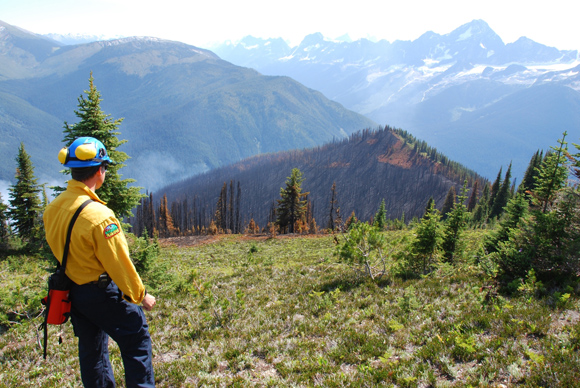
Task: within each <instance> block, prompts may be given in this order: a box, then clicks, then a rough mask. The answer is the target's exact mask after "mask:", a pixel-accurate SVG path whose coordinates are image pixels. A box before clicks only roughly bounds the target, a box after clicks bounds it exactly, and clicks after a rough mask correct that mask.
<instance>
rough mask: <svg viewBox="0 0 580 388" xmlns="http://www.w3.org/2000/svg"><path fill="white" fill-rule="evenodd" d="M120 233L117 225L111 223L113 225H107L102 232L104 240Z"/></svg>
mask: <svg viewBox="0 0 580 388" xmlns="http://www.w3.org/2000/svg"><path fill="white" fill-rule="evenodd" d="M120 231H121V229H119V226H117V224H115V223H113V224H109V225H107V227H106V228H105V230H104V231H103V234H104V235H105V238H106V239H109V238H111V237H113V236H115V235H117V234H119V232H120Z"/></svg>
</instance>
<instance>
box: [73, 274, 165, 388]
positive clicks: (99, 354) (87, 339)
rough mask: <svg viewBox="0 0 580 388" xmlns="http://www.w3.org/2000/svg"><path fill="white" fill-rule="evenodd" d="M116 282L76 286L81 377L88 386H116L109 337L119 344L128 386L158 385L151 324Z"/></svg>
mask: <svg viewBox="0 0 580 388" xmlns="http://www.w3.org/2000/svg"><path fill="white" fill-rule="evenodd" d="M121 295H122V294H121V291H119V288H118V287H117V285H116V284H115V283H114V282H111V283H110V284H109V285H108V286H107V288H99V287H98V286H97V285H96V284H83V285H80V286H78V285H75V286H73V288H72V290H71V292H70V300H71V303H72V308H71V321H72V324H73V328H74V333H75V335H76V336H77V337H78V339H79V362H80V367H81V378H82V381H83V385H84V386H85V387H95V388H105V387H107V388H108V387H115V378H114V376H113V369H112V367H111V363H110V361H109V347H108V342H109V336H110V337H111V338H112V339H113V340H114V341H115V342H116V343H117V344H118V345H119V349H120V350H121V357H122V359H123V365H124V366H125V382H126V385H127V388H131V387H154V386H155V379H154V377H153V364H152V362H151V337H150V336H149V326H148V325H147V321H146V320H145V315H144V314H143V310H142V309H141V307H140V306H137V305H135V304H133V303H129V302H127V301H125V300H124V299H123V298H122V296H121Z"/></svg>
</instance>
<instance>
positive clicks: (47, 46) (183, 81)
mask: <svg viewBox="0 0 580 388" xmlns="http://www.w3.org/2000/svg"><path fill="white" fill-rule="evenodd" d="M0 51H1V52H2V53H3V54H4V55H2V56H1V57H0V138H1V139H2V141H1V142H0V162H1V165H0V180H9V179H13V177H14V171H15V163H14V157H15V156H16V153H17V149H18V145H19V144H20V142H24V144H25V147H26V150H27V151H28V153H29V154H30V155H31V158H32V161H33V163H34V165H35V168H36V171H37V176H39V177H40V178H41V181H46V180H53V181H54V180H55V179H58V180H62V176H61V175H59V174H58V173H57V171H58V170H59V165H58V162H57V158H56V155H57V153H58V150H59V149H60V148H61V147H62V143H61V142H60V141H61V139H62V137H63V135H62V127H63V123H64V122H65V121H67V122H69V123H71V124H72V123H75V122H77V121H78V119H77V118H76V116H74V110H75V109H77V105H78V101H77V98H78V97H79V96H80V95H81V94H82V93H83V91H84V90H87V89H88V86H89V85H88V78H89V75H90V73H91V72H92V73H93V76H94V78H95V85H96V87H97V89H98V90H99V91H100V92H101V96H102V98H103V101H102V103H101V107H102V109H103V110H104V111H105V113H107V114H110V115H111V116H112V118H121V117H124V118H125V120H124V122H123V123H122V125H121V127H120V131H121V136H120V137H121V138H122V139H127V140H129V142H128V143H127V144H126V145H123V146H122V147H123V148H122V150H123V151H125V152H127V153H128V154H129V155H130V156H131V157H132V159H130V160H129V161H128V163H127V167H126V168H124V169H123V170H122V172H123V173H124V174H125V177H131V178H136V179H137V180H138V182H137V183H138V184H139V185H140V186H144V187H145V188H147V189H149V190H152V189H155V188H156V187H159V186H160V185H163V184H167V183H169V182H173V181H175V180H181V179H184V178H186V177H188V176H192V175H194V174H197V173H199V172H202V171H207V170H208V169H211V168H215V167H218V166H222V165H225V164H228V163H233V162H235V161H238V160H240V159H243V158H246V157H248V156H251V155H255V154H258V153H268V152H275V151H280V150H287V149H294V148H303V147H311V146H315V145H318V144H321V143H323V142H325V141H328V140H332V139H333V138H345V137H347V136H348V135H349V134H350V133H352V132H354V131H357V130H360V129H362V128H366V127H370V126H375V125H376V124H375V123H374V122H372V121H371V120H369V119H367V118H365V117H363V116H361V115H359V114H356V113H354V112H351V111H348V110H346V109H345V108H344V107H342V106H341V105H340V104H338V103H336V102H333V101H330V100H328V99H327V98H325V97H324V96H323V95H322V94H321V93H319V92H316V91H314V90H311V89H308V88H306V87H304V86H303V85H301V84H299V83H298V82H296V81H294V80H292V79H290V78H288V77H267V76H263V75H261V74H259V73H258V72H256V71H255V70H251V69H248V68H242V67H238V66H234V65H232V64H231V63H229V62H226V61H224V60H221V59H220V58H218V57H217V56H216V55H215V54H213V53H212V52H210V51H207V50H203V49H200V48H197V47H193V46H189V45H186V44H183V43H179V42H172V41H165V40H160V39H156V38H125V39H118V40H112V41H101V42H93V43H88V44H81V45H74V46H62V45H61V44H60V43H57V42H55V41H53V40H49V39H46V38H44V37H41V36H39V35H34V34H30V33H27V32H25V31H23V30H20V29H18V28H16V27H13V26H10V25H8V24H6V23H0Z"/></svg>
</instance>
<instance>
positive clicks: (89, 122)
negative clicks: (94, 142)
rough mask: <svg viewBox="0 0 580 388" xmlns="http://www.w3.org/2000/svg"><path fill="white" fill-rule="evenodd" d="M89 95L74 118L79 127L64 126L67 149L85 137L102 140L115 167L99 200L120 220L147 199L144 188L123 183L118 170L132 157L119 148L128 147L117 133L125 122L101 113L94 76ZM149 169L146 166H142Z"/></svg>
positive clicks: (129, 180)
mask: <svg viewBox="0 0 580 388" xmlns="http://www.w3.org/2000/svg"><path fill="white" fill-rule="evenodd" d="M85 93H86V94H87V96H86V98H85V96H83V95H81V96H80V97H79V98H78V110H75V111H74V113H75V115H76V116H77V117H78V118H79V119H80V121H79V122H78V123H76V124H72V125H70V124H68V123H67V122H66V121H65V123H64V139H63V142H64V143H65V144H66V146H67V147H68V146H70V145H71V144H72V142H73V141H74V140H75V139H76V138H79V137H82V136H91V137H94V138H96V139H98V140H100V141H101V142H102V143H103V144H104V145H105V148H106V149H107V153H108V155H109V157H110V158H111V160H112V161H113V164H112V165H110V166H109V168H108V169H107V179H105V182H104V183H103V185H102V186H101V188H100V189H98V190H97V194H98V196H99V198H101V199H102V200H103V201H105V202H107V206H108V207H109V208H110V209H111V210H113V212H114V213H115V215H116V216H117V217H118V218H124V217H129V216H132V213H131V209H133V208H135V207H136V206H137V205H138V204H139V199H140V198H142V197H143V196H144V195H142V194H141V193H140V190H141V188H140V187H135V186H131V187H129V186H128V185H129V184H131V183H133V182H135V180H134V179H121V174H120V173H119V170H120V169H121V168H123V167H124V166H125V164H123V162H125V161H126V160H127V159H129V156H128V155H127V154H126V153H125V152H122V151H119V150H118V148H119V146H121V145H122V144H124V143H126V142H127V141H126V140H119V138H118V137H117V136H118V135H120V134H121V133H120V132H119V131H118V128H119V125H120V124H121V122H122V121H123V119H116V120H113V119H112V118H111V115H108V114H105V113H104V112H103V111H102V110H101V106H100V104H101V101H102V99H101V94H100V93H99V91H98V90H97V88H96V87H95V84H94V79H93V73H92V72H91V75H90V78H89V90H85ZM143 167H144V168H147V166H143Z"/></svg>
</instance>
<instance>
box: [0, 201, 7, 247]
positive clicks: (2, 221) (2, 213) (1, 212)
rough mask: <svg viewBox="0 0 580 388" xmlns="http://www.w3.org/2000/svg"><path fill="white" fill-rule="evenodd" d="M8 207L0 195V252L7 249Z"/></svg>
mask: <svg viewBox="0 0 580 388" xmlns="http://www.w3.org/2000/svg"><path fill="white" fill-rule="evenodd" d="M7 210H8V205H7V204H5V203H4V201H3V200H2V193H0V250H2V249H6V248H7V247H8V217H7Z"/></svg>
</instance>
